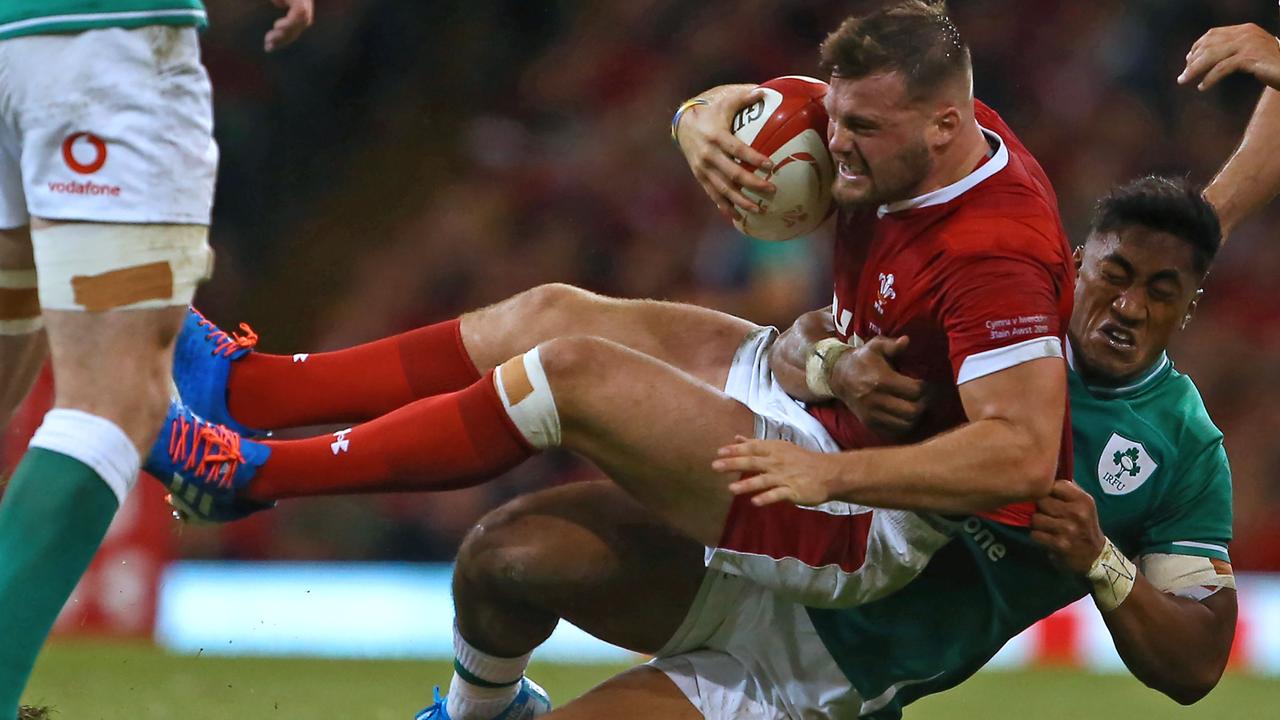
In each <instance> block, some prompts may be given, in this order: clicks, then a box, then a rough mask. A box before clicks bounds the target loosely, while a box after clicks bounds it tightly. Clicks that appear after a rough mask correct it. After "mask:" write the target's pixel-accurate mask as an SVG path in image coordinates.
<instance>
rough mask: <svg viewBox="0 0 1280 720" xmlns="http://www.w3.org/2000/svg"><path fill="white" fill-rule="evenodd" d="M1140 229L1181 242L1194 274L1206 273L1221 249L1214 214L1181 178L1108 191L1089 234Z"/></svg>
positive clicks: (1145, 181)
mask: <svg viewBox="0 0 1280 720" xmlns="http://www.w3.org/2000/svg"><path fill="white" fill-rule="evenodd" d="M1134 225H1140V226H1142V227H1145V228H1149V229H1151V230H1158V231H1160V232H1166V233H1169V234H1170V235H1173V236H1175V237H1178V238H1181V239H1182V240H1184V241H1185V242H1186V243H1187V244H1188V245H1190V246H1191V248H1192V250H1193V251H1194V253H1193V262H1194V263H1195V269H1196V272H1198V273H1200V276H1201V277H1203V276H1204V275H1205V274H1206V273H1208V272H1209V266H1210V265H1212V264H1213V259H1214V257H1215V256H1216V255H1217V254H1218V248H1219V247H1221V246H1222V226H1221V225H1220V224H1219V223H1218V213H1217V212H1216V211H1214V209H1213V206H1212V205H1210V204H1209V201H1208V200H1205V199H1204V195H1203V194H1202V191H1201V188H1200V187H1199V186H1197V185H1193V184H1191V183H1190V182H1188V181H1187V180H1186V179H1184V178H1172V177H1161V176H1158V175H1148V176H1147V177H1144V178H1139V179H1137V180H1131V181H1129V182H1127V183H1125V184H1124V185H1120V186H1119V187H1116V188H1112V190H1111V192H1109V193H1107V194H1106V196H1105V197H1103V198H1102V199H1101V200H1099V201H1098V204H1097V206H1095V208H1094V211H1093V223H1092V224H1091V226H1090V228H1089V231H1090V234H1091V235H1092V234H1095V233H1108V232H1114V231H1116V230H1120V229H1122V228H1126V227H1131V226H1134Z"/></svg>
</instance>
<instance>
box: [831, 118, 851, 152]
mask: <svg viewBox="0 0 1280 720" xmlns="http://www.w3.org/2000/svg"><path fill="white" fill-rule="evenodd" d="M827 137H828V138H830V139H828V140H827V149H828V150H830V151H831V154H832V155H843V154H847V153H849V152H852V151H853V133H850V132H848V131H847V130H846V131H842V130H841V129H840V128H839V127H837V126H836V125H835V123H832V124H831V125H829V126H828V127H827Z"/></svg>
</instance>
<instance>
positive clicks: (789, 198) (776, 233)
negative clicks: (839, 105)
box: [733, 75, 835, 241]
mask: <svg viewBox="0 0 1280 720" xmlns="http://www.w3.org/2000/svg"><path fill="white" fill-rule="evenodd" d="M759 89H760V90H761V91H763V94H764V97H763V98H762V99H761V100H759V101H758V102H756V103H755V104H753V105H751V106H749V107H746V108H744V109H743V110H742V111H741V112H739V113H738V114H737V115H736V116H735V117H734V118H733V134H734V135H736V136H737V137H738V139H740V140H742V141H743V142H745V143H747V144H748V145H750V146H751V147H752V148H754V149H756V150H757V151H759V152H761V153H763V154H764V155H766V156H768V157H769V159H770V160H772V161H773V169H772V170H771V171H767V172H766V171H765V170H761V169H756V171H755V173H756V175H758V176H760V177H763V178H766V179H768V180H769V181H770V182H772V183H773V185H774V187H776V188H777V192H775V193H774V195H773V197H764V196H761V195H757V194H756V193H754V192H752V191H750V190H748V189H745V188H744V189H743V194H744V195H746V196H747V197H749V198H751V200H753V201H755V202H756V203H757V204H759V205H760V208H761V209H762V210H763V211H764V212H762V213H760V214H755V213H748V212H743V213H740V214H741V215H742V217H741V218H739V219H738V220H736V221H734V223H733V224H734V225H735V226H736V227H737V228H738V230H739V231H740V232H742V233H744V234H746V235H750V236H751V237H753V238H757V239H759V240H771V241H781V240H790V239H792V238H795V237H799V236H801V235H804V234H806V233H809V232H812V231H813V230H815V229H816V228H817V227H818V226H819V225H821V224H822V222H823V221H824V220H826V219H827V217H828V216H830V215H831V209H832V202H831V183H832V181H833V180H834V179H835V163H834V161H832V159H831V152H830V151H829V150H827V109H826V107H824V106H823V104H822V101H823V98H825V97H826V95H827V84H826V83H824V82H822V81H821V80H817V79H815V78H811V77H804V76H801V75H787V76H785V77H780V78H774V79H773V80H770V81H769V82H766V83H764V84H763V85H760V88H759Z"/></svg>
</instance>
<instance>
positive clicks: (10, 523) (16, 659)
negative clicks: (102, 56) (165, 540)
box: [0, 223, 203, 717]
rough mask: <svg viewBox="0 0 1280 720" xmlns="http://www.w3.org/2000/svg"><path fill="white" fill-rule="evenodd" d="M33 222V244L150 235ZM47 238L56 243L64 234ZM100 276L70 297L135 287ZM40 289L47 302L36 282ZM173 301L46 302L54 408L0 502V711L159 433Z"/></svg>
mask: <svg viewBox="0 0 1280 720" xmlns="http://www.w3.org/2000/svg"><path fill="white" fill-rule="evenodd" d="M170 227H171V226H170ZM143 228H147V229H146V230H144V229H143ZM107 229H110V230H107ZM33 230H34V233H35V234H36V235H37V238H36V242H37V244H39V243H40V242H41V239H40V237H39V234H40V233H42V232H45V233H49V232H54V233H84V232H103V231H112V232H121V231H123V232H128V233H130V234H131V235H132V234H135V233H144V232H147V233H152V232H156V230H154V229H153V228H152V226H105V225H97V224H75V225H71V224H60V225H53V226H51V227H50V226H47V225H43V226H42V224H38V223H37V224H35V225H34V227H33ZM200 232H203V229H201V230H200ZM45 237H46V238H49V242H59V241H61V240H65V239H66V238H67V237H68V236H67V235H65V234H61V235H58V236H57V237H56V238H54V236H51V235H46V236H45ZM37 253H38V254H39V249H37ZM42 264H43V263H42ZM102 277H105V278H106V280H105V281H104V283H102V284H99V285H96V286H94V287H89V288H84V287H82V288H81V291H82V292H81V294H80V295H78V296H77V297H79V298H80V299H81V300H83V301H84V304H87V305H91V306H92V305H95V304H97V303H99V302H101V303H105V304H107V305H108V306H110V304H111V301H112V299H113V298H124V297H129V296H135V297H136V295H137V293H138V292H139V289H138V288H137V287H128V286H127V285H128V284H127V283H126V284H125V285H118V284H116V283H115V282H114V280H118V279H120V278H121V277H122V276H120V275H108V276H102ZM123 277H126V278H127V277H129V273H128V272H125V273H124V274H123ZM133 277H134V279H136V276H133ZM143 292H144V294H145V291H143ZM41 295H42V302H43V303H44V304H45V305H46V306H47V305H50V304H51V303H49V302H47V301H46V298H45V297H44V292H43V290H42V293H41ZM148 299H149V298H148ZM185 303H186V300H182V301H181V305H185ZM122 304H128V301H126V302H125V303H122ZM181 305H180V306H178V307H159V308H148V309H107V308H98V309H99V310H102V311H100V312H87V311H84V310H73V309H65V310H64V309H58V310H53V309H49V308H48V307H46V309H45V310H44V320H45V324H46V328H47V332H48V336H49V346H50V350H51V353H52V356H53V372H54V377H55V379H56V382H55V385H56V396H55V399H54V409H53V410H51V411H50V412H49V414H48V415H46V416H45V419H44V422H43V424H42V425H41V427H40V429H39V430H37V432H36V436H35V437H34V438H33V439H32V443H31V446H30V448H29V449H28V451H27V453H26V455H24V456H23V459H22V461H21V462H20V463H19V465H18V467H17V469H16V470H15V471H14V474H13V478H12V479H11V481H10V483H9V486H8V488H7V491H6V493H5V495H4V499H3V502H2V503H0V604H2V605H3V607H4V612H3V613H0V637H3V638H4V639H5V640H4V643H3V644H0V717H13V716H14V715H15V714H16V711H17V704H18V700H19V698H20V696H21V693H22V689H23V687H24V686H25V684H26V680H27V677H28V676H29V675H30V672H31V668H32V665H33V664H34V662H35V658H36V655H37V654H38V652H39V650H40V647H41V645H42V644H43V642H44V639H45V637H46V636H47V635H48V632H49V629H50V628H51V627H52V625H53V621H54V619H55V618H56V617H57V614H58V611H59V610H60V609H61V608H62V605H63V603H64V602H65V601H66V599H67V597H68V596H69V595H70V593H71V591H72V589H73V588H74V587H75V584H76V582H77V581H78V580H79V578H80V576H81V574H83V572H84V570H85V568H86V567H87V566H88V563H89V561H90V559H92V557H93V554H94V552H95V551H96V550H97V548H98V545H99V543H100V542H101V541H102V537H103V535H104V534H105V533H106V530H107V527H108V525H109V524H110V522H111V519H112V518H113V517H114V515H115V512H116V510H117V509H118V507H119V505H120V503H121V502H122V500H123V498H124V497H125V495H126V493H127V492H128V490H129V488H130V487H131V486H132V484H133V483H134V481H135V479H136V478H137V474H138V469H139V464H140V457H141V454H142V453H144V452H146V450H147V449H148V448H149V447H150V446H151V444H152V441H153V440H154V439H155V436H156V432H157V430H158V429H159V427H160V424H161V420H162V419H163V417H164V413H165V408H166V406H167V404H168V403H167V401H168V397H169V374H170V370H171V367H172V348H173V340H174V338H175V336H176V335H177V332H178V330H179V328H180V327H181V324H182V318H183V315H184V313H185V312H186V310H185V308H184V307H182V306H181Z"/></svg>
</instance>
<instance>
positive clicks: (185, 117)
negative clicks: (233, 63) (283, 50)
mask: <svg viewBox="0 0 1280 720" xmlns="http://www.w3.org/2000/svg"><path fill="white" fill-rule="evenodd" d="M217 165H218V147H217V144H216V143H215V142H214V140H213V106H212V93H211V90H210V86H209V77H208V75H207V74H206V73H205V70H204V67H203V66H202V65H201V64H200V46H199V42H198V40H197V33H196V30H195V28H192V27H169V26H160V25H156V26H150V27H142V28H135V29H124V28H106V29H102V30H87V31H84V32H79V33H70V34H55V35H32V36H27V37H17V38H12V39H9V40H0V229H7V228H15V227H20V226H22V225H26V224H27V223H28V222H29V219H30V217H31V216H36V217H42V218H49V219H53V220H83V221H90V222H104V223H168V224H183V225H185V224H193V225H208V224H209V215H210V211H211V208H212V206H213V186H214V178H215V174H216V170H217Z"/></svg>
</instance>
